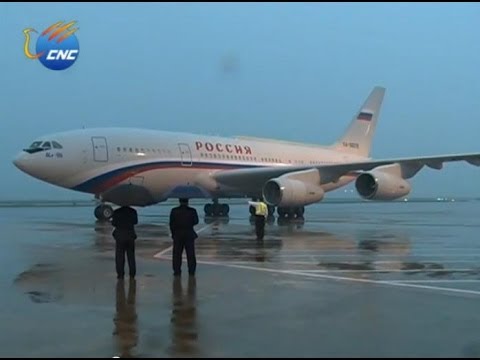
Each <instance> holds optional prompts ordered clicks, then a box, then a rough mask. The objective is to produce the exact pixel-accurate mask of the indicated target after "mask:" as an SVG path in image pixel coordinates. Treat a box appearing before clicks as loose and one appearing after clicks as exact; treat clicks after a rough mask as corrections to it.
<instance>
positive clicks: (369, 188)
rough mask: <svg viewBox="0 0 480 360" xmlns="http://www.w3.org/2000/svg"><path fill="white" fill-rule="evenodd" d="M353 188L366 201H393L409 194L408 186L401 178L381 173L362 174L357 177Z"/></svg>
mask: <svg viewBox="0 0 480 360" xmlns="http://www.w3.org/2000/svg"><path fill="white" fill-rule="evenodd" d="M355 188H356V189H357V191H358V193H359V194H360V196H361V197H362V198H364V199H368V200H395V199H398V198H401V197H402V196H405V195H408V194H409V193H410V190H411V187H410V184H409V183H408V182H407V181H406V180H405V179H402V178H401V177H398V176H396V175H392V174H388V173H385V172H381V171H372V172H370V173H364V174H361V175H360V176H358V177H357V179H356V181H355Z"/></svg>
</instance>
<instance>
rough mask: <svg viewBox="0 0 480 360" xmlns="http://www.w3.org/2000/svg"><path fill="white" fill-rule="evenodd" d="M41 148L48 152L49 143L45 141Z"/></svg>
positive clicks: (50, 146)
mask: <svg viewBox="0 0 480 360" xmlns="http://www.w3.org/2000/svg"><path fill="white" fill-rule="evenodd" d="M42 148H43V149H44V150H49V149H51V148H52V145H51V144H50V141H45V142H44V143H43V144H42Z"/></svg>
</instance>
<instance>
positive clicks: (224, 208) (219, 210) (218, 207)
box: [203, 200, 230, 217]
mask: <svg viewBox="0 0 480 360" xmlns="http://www.w3.org/2000/svg"><path fill="white" fill-rule="evenodd" d="M203 209H204V211H205V215H206V216H215V217H220V216H228V213H229V212H230V206H228V204H219V203H218V200H213V204H205V206H204V208H203Z"/></svg>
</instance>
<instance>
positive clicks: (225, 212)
mask: <svg viewBox="0 0 480 360" xmlns="http://www.w3.org/2000/svg"><path fill="white" fill-rule="evenodd" d="M221 209H222V213H223V216H228V213H229V212H230V206H228V204H222V205H221Z"/></svg>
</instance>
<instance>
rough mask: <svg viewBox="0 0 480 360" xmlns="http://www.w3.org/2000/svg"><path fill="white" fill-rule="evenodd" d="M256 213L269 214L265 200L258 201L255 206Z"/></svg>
mask: <svg viewBox="0 0 480 360" xmlns="http://www.w3.org/2000/svg"><path fill="white" fill-rule="evenodd" d="M255 215H263V216H265V217H267V216H268V207H267V205H266V204H265V203H264V202H259V203H257V206H256V208H255Z"/></svg>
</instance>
